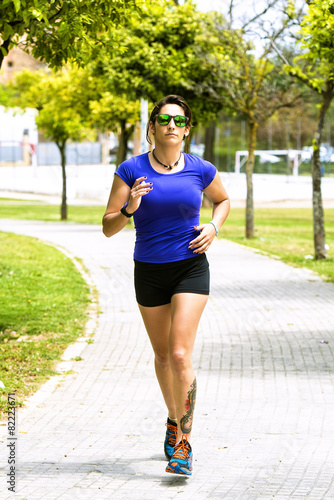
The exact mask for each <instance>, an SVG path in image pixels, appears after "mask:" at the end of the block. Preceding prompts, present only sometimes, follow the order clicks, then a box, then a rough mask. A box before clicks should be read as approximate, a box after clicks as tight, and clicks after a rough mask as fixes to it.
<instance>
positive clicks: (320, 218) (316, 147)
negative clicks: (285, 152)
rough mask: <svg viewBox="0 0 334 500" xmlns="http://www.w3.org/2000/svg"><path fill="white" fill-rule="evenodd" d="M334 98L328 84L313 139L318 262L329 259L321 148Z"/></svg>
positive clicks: (313, 195) (313, 181)
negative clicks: (327, 116) (326, 119)
mask: <svg viewBox="0 0 334 500" xmlns="http://www.w3.org/2000/svg"><path fill="white" fill-rule="evenodd" d="M333 97H334V84H333V83H332V82H328V83H327V88H326V90H325V91H324V92H323V93H322V102H321V106H320V111H319V119H318V127H317V131H316V133H315V137H314V139H313V155H312V188H313V190H312V204H313V238H314V256H315V258H316V259H317V260H320V259H325V258H326V257H328V255H327V251H326V248H325V244H326V240H325V223H324V209H323V205H322V194H321V163H320V146H321V142H322V134H323V130H324V125H325V117H326V113H327V111H328V109H329V106H330V104H331V101H332V99H333Z"/></svg>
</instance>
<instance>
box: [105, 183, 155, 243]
mask: <svg viewBox="0 0 334 500" xmlns="http://www.w3.org/2000/svg"><path fill="white" fill-rule="evenodd" d="M145 179H146V177H139V179H136V181H135V183H134V185H133V186H132V188H131V189H130V187H129V186H128V185H127V184H126V183H125V182H124V181H123V180H122V179H121V178H120V177H119V176H118V175H115V176H114V182H113V185H112V188H111V191H110V196H109V201H108V205H107V209H106V211H105V213H104V216H103V219H102V230H103V234H104V235H105V236H107V237H108V238H109V237H110V236H113V235H114V234H116V233H118V232H119V231H121V230H122V229H123V227H124V226H125V225H126V223H127V222H128V220H129V218H128V217H126V216H125V215H123V214H122V213H121V212H120V210H121V208H122V207H123V205H124V204H125V203H126V202H128V205H127V207H126V211H127V212H128V213H133V212H135V211H136V210H137V209H138V208H139V205H140V203H141V198H142V196H143V195H145V194H147V193H149V192H150V191H151V189H152V187H151V186H152V184H151V183H149V182H145Z"/></svg>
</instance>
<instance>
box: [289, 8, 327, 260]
mask: <svg viewBox="0 0 334 500" xmlns="http://www.w3.org/2000/svg"><path fill="white" fill-rule="evenodd" d="M300 28H301V29H300V33H299V44H300V46H301V48H302V49H303V54H302V55H300V56H298V57H297V58H295V60H294V62H293V63H292V64H291V63H290V64H289V62H288V61H287V60H285V62H286V71H287V72H288V73H289V74H290V75H291V76H292V77H294V78H296V79H298V80H299V81H301V82H303V83H305V84H306V85H308V86H309V87H310V88H311V89H312V90H313V91H314V92H316V93H317V94H318V95H319V96H320V97H321V102H320V106H319V113H318V123H317V130H316V132H315V134H314V139H313V157H312V185H313V192H312V193H313V237H314V250H315V257H316V259H324V258H326V257H327V251H326V245H325V227H324V216H323V207H322V195H321V164H320V146H321V143H322V135H323V130H324V124H325V117H326V114H327V112H328V110H329V108H330V105H331V103H332V100H333V98H334V54H333V36H334V0H325V1H323V0H313V1H312V2H310V3H309V6H308V12H307V14H306V15H305V16H304V18H303V20H302V22H301V24H300Z"/></svg>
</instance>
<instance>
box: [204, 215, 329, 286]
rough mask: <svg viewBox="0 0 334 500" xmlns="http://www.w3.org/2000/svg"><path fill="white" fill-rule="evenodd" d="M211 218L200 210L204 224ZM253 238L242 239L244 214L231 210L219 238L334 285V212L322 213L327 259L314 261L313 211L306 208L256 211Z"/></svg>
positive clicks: (243, 237)
mask: <svg viewBox="0 0 334 500" xmlns="http://www.w3.org/2000/svg"><path fill="white" fill-rule="evenodd" d="M210 218H211V210H210V209H202V220H203V222H207V221H209V220H210ZM254 223H255V237H254V238H252V239H246V238H245V236H244V235H245V210H244V209H241V208H235V209H233V208H232V209H231V211H230V214H229V216H228V219H227V221H226V223H225V224H224V226H223V228H222V229H221V231H220V234H219V236H220V237H223V238H226V239H228V240H231V241H234V242H236V243H240V244H242V245H246V246H248V247H251V248H254V249H257V250H260V251H261V252H263V253H265V254H268V255H269V256H274V257H276V258H277V257H278V258H280V259H281V260H282V261H283V262H286V263H287V264H291V265H294V266H298V267H306V268H308V269H310V270H312V271H314V272H316V273H318V274H319V275H320V276H321V277H322V278H323V279H324V280H327V281H332V282H334V209H326V210H325V230H326V242H327V245H328V246H329V250H328V254H329V258H328V259H326V260H321V261H316V260H314V259H313V258H312V257H313V254H314V247H313V224H312V210H311V209H307V208H298V209H296V208H256V209H255V210H254Z"/></svg>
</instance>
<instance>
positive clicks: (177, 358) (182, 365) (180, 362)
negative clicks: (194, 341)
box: [170, 348, 192, 373]
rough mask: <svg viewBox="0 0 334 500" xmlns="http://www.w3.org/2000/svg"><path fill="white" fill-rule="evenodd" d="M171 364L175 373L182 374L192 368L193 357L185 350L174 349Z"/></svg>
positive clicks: (171, 354)
mask: <svg viewBox="0 0 334 500" xmlns="http://www.w3.org/2000/svg"><path fill="white" fill-rule="evenodd" d="M170 364H171V368H172V370H173V371H175V372H179V373H182V372H184V371H186V370H188V369H189V368H191V367H192V361H191V355H189V353H188V352H187V351H186V350H185V349H180V348H179V349H173V350H172V351H171V353H170Z"/></svg>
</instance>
